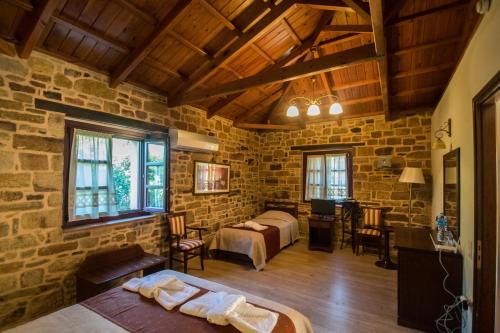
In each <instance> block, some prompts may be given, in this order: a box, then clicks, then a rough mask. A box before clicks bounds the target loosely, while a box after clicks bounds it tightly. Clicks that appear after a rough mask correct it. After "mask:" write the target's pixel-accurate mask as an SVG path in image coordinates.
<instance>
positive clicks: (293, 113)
mask: <svg viewBox="0 0 500 333" xmlns="http://www.w3.org/2000/svg"><path fill="white" fill-rule="evenodd" d="M286 116H287V117H298V116H299V109H298V108H297V107H296V106H295V105H290V106H289V107H288V110H286Z"/></svg>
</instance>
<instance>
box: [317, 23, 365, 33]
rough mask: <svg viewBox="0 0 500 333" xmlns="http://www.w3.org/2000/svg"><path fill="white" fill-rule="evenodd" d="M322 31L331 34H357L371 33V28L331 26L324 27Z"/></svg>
mask: <svg viewBox="0 0 500 333" xmlns="http://www.w3.org/2000/svg"><path fill="white" fill-rule="evenodd" d="M323 31H332V32H357V33H371V32H373V30H372V26H371V25H369V24H333V25H325V26H324V27H323Z"/></svg>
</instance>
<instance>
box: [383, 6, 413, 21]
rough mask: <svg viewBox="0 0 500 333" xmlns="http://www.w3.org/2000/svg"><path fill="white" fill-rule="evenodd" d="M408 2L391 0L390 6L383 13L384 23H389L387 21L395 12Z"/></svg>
mask: <svg viewBox="0 0 500 333" xmlns="http://www.w3.org/2000/svg"><path fill="white" fill-rule="evenodd" d="M407 2H408V0H398V1H393V3H392V7H391V8H389V10H388V11H387V14H386V15H384V24H387V23H389V21H390V20H391V19H392V18H393V17H394V16H396V15H397V13H398V12H399V11H400V10H401V9H403V7H404V6H405V4H406V3H407Z"/></svg>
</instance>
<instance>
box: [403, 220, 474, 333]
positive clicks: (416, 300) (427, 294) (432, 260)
mask: <svg viewBox="0 0 500 333" xmlns="http://www.w3.org/2000/svg"><path fill="white" fill-rule="evenodd" d="M395 234H396V242H395V247H396V248H397V249H398V265H399V269H398V325H402V326H406V327H410V328H415V329H418V330H421V331H424V332H437V330H436V325H435V322H434V321H435V320H436V319H437V318H439V317H440V316H441V315H442V314H443V313H444V310H443V306H444V305H445V304H451V303H452V302H453V297H451V296H450V295H449V294H447V293H446V292H445V291H444V290H443V286H442V283H443V278H444V277H445V275H446V273H445V272H444V270H443V268H442V267H441V265H440V264H439V252H438V251H436V250H435V249H434V245H433V244H432V241H431V238H430V230H425V229H416V228H403V227H399V228H396V229H395ZM462 260H463V259H462V255H461V254H459V253H448V252H443V253H442V261H443V264H444V266H445V267H446V269H447V270H448V272H449V273H450V277H449V278H448V280H447V281H446V287H447V288H448V289H449V290H450V291H451V292H452V293H453V294H455V295H457V296H458V295H462V264H463V263H462ZM469 320H470V318H469ZM458 325H460V323H458V322H457V321H456V320H451V321H450V322H449V323H448V327H450V328H452V327H456V326H458Z"/></svg>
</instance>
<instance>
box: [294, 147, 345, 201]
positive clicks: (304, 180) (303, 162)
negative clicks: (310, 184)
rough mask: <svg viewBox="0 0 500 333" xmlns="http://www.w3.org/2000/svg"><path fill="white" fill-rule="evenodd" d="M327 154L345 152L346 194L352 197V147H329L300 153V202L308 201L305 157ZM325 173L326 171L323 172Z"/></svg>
mask: <svg viewBox="0 0 500 333" xmlns="http://www.w3.org/2000/svg"><path fill="white" fill-rule="evenodd" d="M327 154H346V155H347V163H346V164H347V165H346V170H347V186H348V187H347V196H348V197H349V198H352V193H353V190H352V187H353V180H352V175H353V172H352V166H353V162H352V158H353V155H354V150H353V149H346V148H343V149H339V148H337V149H329V150H314V151H304V152H303V153H302V202H310V200H306V178H307V177H306V173H307V157H308V156H309V155H327ZM325 175H326V173H325Z"/></svg>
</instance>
